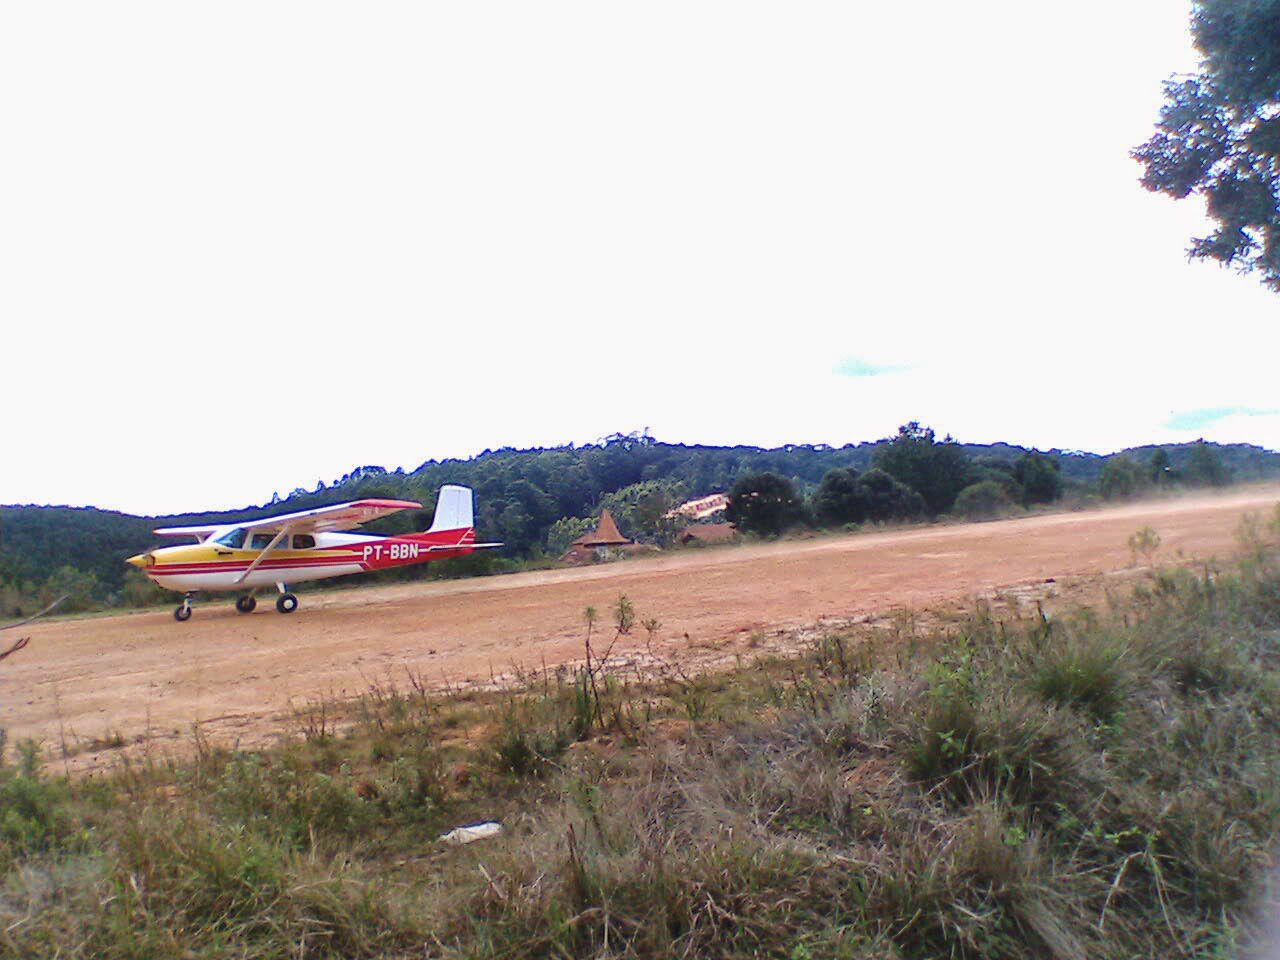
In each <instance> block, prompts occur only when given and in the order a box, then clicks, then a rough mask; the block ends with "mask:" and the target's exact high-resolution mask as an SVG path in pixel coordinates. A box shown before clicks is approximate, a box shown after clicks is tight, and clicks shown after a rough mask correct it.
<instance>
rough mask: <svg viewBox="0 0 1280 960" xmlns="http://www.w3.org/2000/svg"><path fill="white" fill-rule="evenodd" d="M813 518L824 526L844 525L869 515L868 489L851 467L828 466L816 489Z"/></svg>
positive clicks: (860, 521) (813, 500)
mask: <svg viewBox="0 0 1280 960" xmlns="http://www.w3.org/2000/svg"><path fill="white" fill-rule="evenodd" d="M812 512H813V517H814V519H815V520H816V521H817V522H818V523H819V524H821V525H822V526H824V527H841V526H844V525H845V524H846V523H862V521H864V520H866V519H867V502H866V490H865V488H864V487H863V486H862V484H861V483H860V482H859V477H858V471H857V470H854V469H853V468H852V467H837V468H836V469H834V470H828V471H827V472H826V474H825V475H824V476H823V478H822V482H821V483H820V484H818V489H817V490H816V491H814V494H813V499H812Z"/></svg>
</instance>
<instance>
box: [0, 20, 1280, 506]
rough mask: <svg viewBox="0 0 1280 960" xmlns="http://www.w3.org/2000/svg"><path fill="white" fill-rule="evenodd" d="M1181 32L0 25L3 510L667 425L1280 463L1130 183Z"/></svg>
mask: <svg viewBox="0 0 1280 960" xmlns="http://www.w3.org/2000/svg"><path fill="white" fill-rule="evenodd" d="M1186 19H1187V9H1186V4H1183V3H1170V2H1168V0H1126V2H1125V3H1123V4H1119V3H1115V2H1113V0H1112V2H1102V0H1087V2H1084V3H1079V4H1074V5H1071V6H1070V7H1069V8H1066V7H1062V6H1061V5H1059V6H1044V5H1035V4H1026V3H1023V2H1017V3H1014V2H992V3H986V4H978V5H973V4H969V5H961V4H952V3H942V2H936V3H917V4H878V5H869V4H851V3H848V2H839V3H808V4H780V3H779V4H758V3H741V2H734V3H689V2H687V0H682V2H679V3H661V2H659V3H647V4H628V5H621V4H611V3H600V2H589V3H588V2H583V3H540V4H529V3H510V4H506V3H483V2H479V3H465V4H442V3H438V4H425V3H417V2H415V3H404V4H394V3H384V4H378V5H352V4H336V3H314V2H308V3H274V4H272V3H267V4H263V3H258V2H254V3H221V4H204V5H193V4H173V3H158V2H157V3H124V4H100V3H83V4H78V5H77V4H34V3H33V4H6V5H4V6H3V8H0V89H3V90H4V91H5V94H4V96H3V98H0V129H3V131H4V141H5V146H4V149H3V151H0V331H2V332H0V344H2V345H3V356H4V358H5V363H4V373H3V378H2V379H0V403H2V405H3V406H2V409H3V410H4V419H3V434H2V440H0V444H2V446H0V449H3V451H4V453H3V456H2V458H0V462H2V463H3V470H0V502H5V503H15V502H18V503H21V502H36V503H72V504H95V505H98V506H102V507H110V508H116V509H125V510H130V511H134V512H146V513H157V512H170V511H178V510H198V509H208V508H214V507H223V506H233V505H243V504H245V503H250V502H255V503H256V502H262V501H264V500H266V499H268V498H269V497H270V496H271V493H272V492H273V491H275V490H279V491H281V492H282V493H286V492H288V491H289V490H290V489H292V488H293V487H296V486H303V487H308V488H309V487H312V486H314V485H315V483H316V481H317V480H318V479H324V480H325V481H326V482H327V481H331V480H332V479H334V478H335V477H337V476H340V475H341V474H343V473H345V472H346V471H347V470H349V469H350V468H351V467H353V466H355V465H359V464H369V463H373V464H381V465H384V466H387V467H389V468H394V467H396V466H405V467H406V468H408V469H412V468H413V467H415V466H417V465H418V464H419V463H421V462H422V461H423V460H426V459H429V458H441V457H447V456H468V455H471V454H474V453H477V452H479V451H481V450H483V449H484V448H486V447H500V446H504V445H516V446H529V445H551V444H557V443H562V442H567V441H574V442H579V443H583V442H590V441H593V440H595V439H598V438H600V437H602V436H604V435H605V434H608V433H612V432H614V431H628V430H633V429H641V428H644V427H648V428H649V429H650V430H651V431H652V432H653V434H654V435H656V436H657V437H658V438H659V439H662V440H669V441H684V442H702V443H753V444H761V445H776V444H780V443H787V442H793V443H824V442H825V443H831V444H842V443H846V442H857V441H861V440H873V439H876V438H878V437H881V436H885V435H887V434H890V433H892V432H893V430H894V429H895V428H896V426H897V425H898V424H899V423H902V422H904V421H906V420H908V419H918V420H921V421H924V422H926V423H929V424H932V425H933V426H934V427H935V428H936V429H937V430H938V432H939V433H946V432H950V433H952V434H954V435H955V436H956V437H958V438H960V439H962V440H965V441H973V442H989V441H994V440H1007V441H1011V442H1015V443H1023V444H1028V445H1039V446H1041V447H1048V446H1055V445H1056V446H1062V447H1070V448H1080V449H1088V450H1095V451H1099V452H1107V451H1110V450H1113V449H1117V448H1120V447H1123V446H1126V445H1131V444H1138V443H1145V442H1174V441H1180V440H1189V439H1194V438H1196V437H1198V436H1201V435H1203V436H1205V437H1207V438H1209V439H1214V440H1221V441H1248V442H1253V443H1259V444H1262V445H1265V446H1269V447H1271V448H1280V412H1278V411H1280V390H1277V389H1276V387H1275V377H1276V369H1277V357H1278V356H1280V350H1278V349H1277V348H1278V347H1280V299H1278V298H1277V297H1276V296H1275V295H1273V294H1268V293H1267V292H1265V291H1264V290H1263V289H1262V288H1261V287H1260V286H1259V284H1258V283H1257V281H1256V280H1255V279H1253V278H1250V277H1242V276H1239V275H1237V274H1234V273H1231V272H1227V271H1223V270H1220V269H1218V268H1216V267H1213V266H1210V265H1205V264H1199V263H1196V264H1190V263H1188V262H1187V260H1186V258H1185V249H1186V247H1187V244H1188V238H1189V237H1190V236H1191V235H1192V234H1193V233H1197V232H1203V230H1204V229H1205V228H1204V227H1203V225H1202V224H1201V223H1200V222H1199V221H1198V212H1197V210H1196V208H1195V207H1193V206H1192V205H1190V204H1185V203H1184V204H1177V203H1175V202H1173V201H1171V200H1168V199H1166V198H1163V197H1157V196H1153V195H1150V194H1147V193H1146V192H1145V191H1143V190H1142V189H1141V188H1140V187H1139V186H1138V184H1137V177H1138V169H1137V167H1136V165H1135V164H1134V163H1133V162H1132V161H1131V160H1129V159H1128V156H1127V152H1128V150H1129V149H1130V148H1131V147H1133V146H1134V145H1136V144H1138V143H1139V142H1141V141H1142V140H1144V139H1145V138H1146V137H1147V136H1148V135H1149V133H1150V131H1151V126H1152V123H1153V121H1154V120H1155V117H1156V114H1157V110H1158V107H1159V103H1160V83H1161V81H1162V80H1163V79H1164V78H1165V77H1167V76H1168V75H1169V74H1170V73H1171V72H1173V71H1175V70H1180V69H1182V70H1186V69H1190V68H1192V67H1193V66H1194V63H1195V59H1194V52H1193V50H1192V48H1191V45H1190V39H1189V35H1188V32H1187V29H1186Z"/></svg>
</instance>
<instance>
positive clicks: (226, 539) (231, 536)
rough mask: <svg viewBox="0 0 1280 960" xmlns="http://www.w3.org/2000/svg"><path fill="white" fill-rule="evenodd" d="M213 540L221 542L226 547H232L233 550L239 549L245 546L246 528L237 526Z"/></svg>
mask: <svg viewBox="0 0 1280 960" xmlns="http://www.w3.org/2000/svg"><path fill="white" fill-rule="evenodd" d="M213 542H214V543H220V544H222V545H223V546H224V547H231V548H232V549H233V550H238V549H239V548H240V547H243V546H244V528H243V527H236V529H234V530H229V531H227V532H226V533H224V534H223V535H222V536H220V537H218V539H217V540H215V541H213Z"/></svg>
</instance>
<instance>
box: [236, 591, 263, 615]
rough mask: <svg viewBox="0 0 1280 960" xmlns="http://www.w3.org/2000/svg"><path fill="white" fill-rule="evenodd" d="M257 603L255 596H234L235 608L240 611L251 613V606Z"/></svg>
mask: <svg viewBox="0 0 1280 960" xmlns="http://www.w3.org/2000/svg"><path fill="white" fill-rule="evenodd" d="M257 605H258V601H257V598H256V597H251V596H248V595H246V596H243V597H236V609H237V610H239V611H240V612H241V613H253V608H254V607H256V606H257Z"/></svg>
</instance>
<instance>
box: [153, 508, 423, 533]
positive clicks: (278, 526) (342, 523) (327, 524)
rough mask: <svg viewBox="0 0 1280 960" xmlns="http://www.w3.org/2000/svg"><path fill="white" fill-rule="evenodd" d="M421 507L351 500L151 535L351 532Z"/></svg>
mask: <svg viewBox="0 0 1280 960" xmlns="http://www.w3.org/2000/svg"><path fill="white" fill-rule="evenodd" d="M421 506H422V504H420V503H417V502H415V501H413V500H381V499H371V500H353V501H352V502H351V503H335V504H332V505H330V506H327V507H316V508H315V509H314V510H300V511H298V512H297V513H283V514H280V515H279V516H275V517H263V518H262V519H261V520H246V521H241V522H239V523H236V522H234V521H229V522H227V523H215V524H210V525H209V526H207V527H160V528H158V529H156V530H155V531H153V532H154V533H157V534H159V535H160V536H162V537H199V538H200V539H201V540H203V539H204V538H205V537H207V536H209V534H211V533H213V532H214V531H215V530H225V529H227V528H228V527H244V528H245V529H246V530H252V531H254V532H255V533H278V532H279V531H281V530H284V529H285V528H288V529H289V530H290V531H291V532H293V533H322V532H324V531H326V530H350V529H351V528H352V527H358V526H360V525H361V524H362V523H368V522H369V521H370V520H376V519H378V518H379V517H385V516H386V515H387V514H389V513H395V512H397V511H399V510H417V509H419V508H421Z"/></svg>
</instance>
